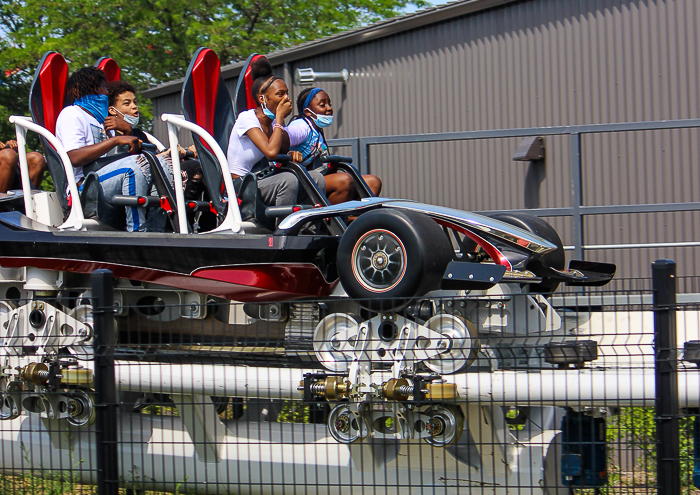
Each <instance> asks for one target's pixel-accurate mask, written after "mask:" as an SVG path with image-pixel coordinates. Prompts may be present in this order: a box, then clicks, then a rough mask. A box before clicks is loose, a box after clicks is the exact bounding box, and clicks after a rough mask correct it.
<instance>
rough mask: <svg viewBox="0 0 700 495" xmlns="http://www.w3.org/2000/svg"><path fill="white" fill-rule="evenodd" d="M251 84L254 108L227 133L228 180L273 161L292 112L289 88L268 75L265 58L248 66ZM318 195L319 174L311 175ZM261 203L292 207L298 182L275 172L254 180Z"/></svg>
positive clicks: (322, 183) (286, 175) (284, 137)
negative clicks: (251, 78)
mask: <svg viewBox="0 0 700 495" xmlns="http://www.w3.org/2000/svg"><path fill="white" fill-rule="evenodd" d="M251 71H252V75H253V85H252V87H251V93H252V96H253V99H254V100H255V102H256V104H257V105H256V107H255V108H253V109H251V110H246V111H245V112H241V113H240V114H239V115H238V118H237V119H236V123H235V124H234V126H233V130H232V131H231V137H230V139H229V144H228V150H227V153H226V158H227V161H228V165H229V170H230V172H231V177H232V178H233V179H237V178H239V177H242V176H244V175H246V174H247V173H249V172H250V171H251V170H252V169H253V166H255V164H256V163H258V162H259V161H260V160H261V159H262V158H267V159H268V160H270V161H274V160H275V159H276V158H277V155H279V154H280V152H283V151H282V148H283V142H284V141H285V140H286V133H285V131H284V127H283V126H282V124H283V123H284V119H285V118H287V117H288V116H289V114H290V113H292V102H291V101H290V100H289V89H288V88H287V85H286V84H285V83H284V81H283V80H282V79H280V78H279V77H277V76H275V75H273V74H272V66H271V65H270V62H269V61H268V60H267V59H266V58H265V57H259V58H257V59H255V60H254V61H253V62H252V63H251ZM310 175H311V178H312V179H313V180H314V182H316V185H318V187H319V189H321V192H323V193H325V186H326V184H325V181H324V179H323V176H322V175H321V174H320V173H319V172H311V173H310ZM258 190H259V191H260V198H261V199H262V201H263V203H265V204H266V205H268V206H284V205H292V204H295V203H297V202H298V201H299V198H298V195H299V193H300V192H303V189H302V191H300V188H299V181H298V180H297V178H296V176H295V175H294V174H291V173H278V174H274V175H271V176H268V177H265V178H263V179H260V180H258Z"/></svg>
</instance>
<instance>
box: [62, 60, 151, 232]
mask: <svg viewBox="0 0 700 495" xmlns="http://www.w3.org/2000/svg"><path fill="white" fill-rule="evenodd" d="M107 95H108V93H107V85H106V79H105V75H104V73H103V72H102V71H101V70H99V69H97V68H94V67H85V68H82V69H80V70H78V71H77V72H75V73H74V74H73V75H72V76H71V77H70V78H69V79H68V83H67V85H66V102H67V103H68V105H69V106H66V107H65V108H63V110H61V113H60V114H59V115H58V119H57V121H56V137H57V138H58V140H59V141H60V142H61V144H62V145H63V147H64V148H65V150H66V152H67V153H68V158H70V160H71V163H72V164H73V171H74V173H75V180H76V181H77V182H78V186H79V188H82V182H83V179H84V174H83V167H84V166H86V165H89V164H91V163H92V162H94V161H95V160H97V159H98V158H100V157H101V156H103V155H105V154H106V153H107V152H109V151H110V150H112V149H113V148H115V147H116V146H121V145H126V146H128V147H129V152H130V153H136V152H138V151H139V150H140V148H141V145H140V141H139V139H138V137H136V136H131V135H128V134H130V132H129V131H130V130H131V126H130V125H129V124H128V123H126V121H124V120H121V119H114V120H115V122H114V123H113V124H112V126H111V128H112V129H117V130H121V131H126V134H125V135H121V136H114V137H111V136H110V135H109V134H108V131H109V129H108V130H105V119H106V118H107V116H108V111H107V109H108V107H109V104H108V97H107ZM139 158H141V161H143V162H144V163H140V160H138V159H137V157H136V156H128V157H126V158H122V159H121V160H117V161H115V162H112V163H110V164H108V165H105V166H104V167H102V168H100V169H99V170H97V171H96V173H97V175H98V176H99V178H100V187H101V188H102V192H103V193H104V196H105V198H106V199H107V201H109V200H110V198H111V197H113V196H114V195H117V194H124V195H129V196H146V195H147V194H148V191H149V189H150V185H149V181H148V179H147V177H146V175H144V172H145V171H144V170H143V167H146V168H147V167H148V164H147V162H146V161H145V159H143V157H139ZM74 200H77V198H74ZM126 228H127V230H128V231H129V232H132V231H141V232H143V231H146V230H147V225H146V217H145V211H144V209H143V208H137V207H126Z"/></svg>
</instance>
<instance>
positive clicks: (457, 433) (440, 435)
mask: <svg viewBox="0 0 700 495" xmlns="http://www.w3.org/2000/svg"><path fill="white" fill-rule="evenodd" d="M430 414H431V417H430V420H429V421H428V423H427V424H426V425H425V426H424V428H425V429H426V430H427V431H428V433H429V434H430V436H429V437H427V438H426V439H425V441H426V442H428V443H429V444H430V445H432V446H434V447H445V446H446V445H450V444H453V443H456V442H458V441H459V439H460V438H461V437H462V433H464V414H462V409H461V408H460V407H459V406H455V405H452V404H450V405H446V406H435V408H433V410H432V412H431V413H430Z"/></svg>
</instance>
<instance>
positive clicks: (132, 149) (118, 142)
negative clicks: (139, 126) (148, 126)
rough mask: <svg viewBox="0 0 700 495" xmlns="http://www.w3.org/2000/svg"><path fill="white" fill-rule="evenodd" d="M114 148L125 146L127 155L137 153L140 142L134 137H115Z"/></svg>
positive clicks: (139, 148)
mask: <svg viewBox="0 0 700 495" xmlns="http://www.w3.org/2000/svg"><path fill="white" fill-rule="evenodd" d="M112 139H114V142H115V145H114V146H122V145H124V144H125V145H127V146H128V147H129V153H138V152H139V151H140V150H141V140H140V139H139V138H137V137H136V136H115V137H113V138H112Z"/></svg>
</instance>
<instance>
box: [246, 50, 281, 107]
mask: <svg viewBox="0 0 700 495" xmlns="http://www.w3.org/2000/svg"><path fill="white" fill-rule="evenodd" d="M250 75H251V76H252V78H253V86H252V87H251V88H250V94H251V95H253V99H254V100H256V104H257V99H258V95H260V93H264V92H265V91H267V88H269V87H270V85H271V84H272V83H273V82H275V81H276V80H277V79H281V77H277V76H274V75H272V65H270V61H269V60H268V59H267V57H264V56H262V55H261V56H259V57H258V58H256V59H254V60H253V61H252V62H250Z"/></svg>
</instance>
